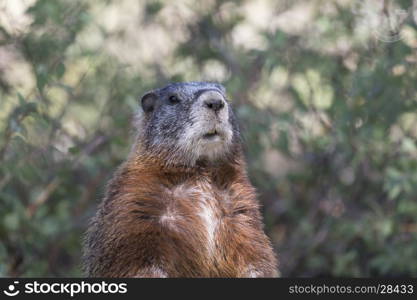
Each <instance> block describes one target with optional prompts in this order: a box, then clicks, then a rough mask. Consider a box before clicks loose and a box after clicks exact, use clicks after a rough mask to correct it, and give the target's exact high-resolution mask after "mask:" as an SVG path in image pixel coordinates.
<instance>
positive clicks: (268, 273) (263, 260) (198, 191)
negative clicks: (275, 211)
mask: <svg viewBox="0 0 417 300" xmlns="http://www.w3.org/2000/svg"><path fill="white" fill-rule="evenodd" d="M141 106H142V109H143V114H142V115H141V116H140V117H139V118H138V120H137V124H136V126H137V132H138V134H137V142H136V143H135V145H134V147H133V148H132V151H131V153H130V155H129V157H128V159H127V160H126V162H125V163H124V164H123V165H122V166H121V167H120V168H119V169H118V171H117V172H116V174H115V175H114V177H113V179H112V180H111V181H110V182H109V184H108V186H107V191H106V195H105V198H104V200H103V201H102V203H101V205H100V207H99V209H98V212H97V214H96V216H95V217H94V218H93V220H92V222H91V225H90V228H89V230H88V232H87V236H86V239H85V245H84V266H85V270H86V272H87V274H88V275H89V276H92V277H274V276H277V266H276V265H277V262H276V257H275V254H274V252H273V250H272V247H271V243H270V241H269V240H268V238H267V236H266V235H265V233H264V232H263V224H262V219H261V216H260V213H259V205H258V201H257V200H256V196H255V190H254V188H253V187H252V185H251V184H250V182H249V180H248V177H247V174H246V166H245V162H244V158H243V154H242V149H241V142H240V133H239V129H238V126H237V122H236V121H235V117H234V115H233V112H232V109H231V106H230V103H228V101H227V100H226V96H225V90H224V88H223V86H221V85H219V84H216V83H207V82H188V83H175V84H170V85H168V86H166V87H164V88H161V89H157V90H153V91H151V92H149V93H147V94H145V95H144V96H143V97H142V99H141Z"/></svg>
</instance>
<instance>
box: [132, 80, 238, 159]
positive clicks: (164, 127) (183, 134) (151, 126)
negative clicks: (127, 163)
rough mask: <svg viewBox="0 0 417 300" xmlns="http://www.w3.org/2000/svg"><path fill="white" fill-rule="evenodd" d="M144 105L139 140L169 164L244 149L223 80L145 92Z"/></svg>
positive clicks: (138, 124)
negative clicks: (221, 81) (219, 82)
mask: <svg viewBox="0 0 417 300" xmlns="http://www.w3.org/2000/svg"><path fill="white" fill-rule="evenodd" d="M140 104H141V107H142V112H140V113H139V114H138V116H137V118H136V128H137V131H138V141H137V142H138V143H140V144H141V146H142V148H143V147H144V148H145V149H146V151H147V152H148V153H149V152H150V153H152V154H154V155H156V156H159V157H162V158H163V159H164V160H165V162H166V164H167V165H170V164H173V165H175V164H179V165H187V166H192V165H195V164H196V162H198V161H200V160H205V161H208V162H213V161H218V160H221V159H224V158H227V159H230V158H232V157H233V156H234V153H235V152H236V151H239V150H240V134H239V129H238V125H237V122H236V120H235V117H234V114H233V111H232V109H231V105H230V103H229V101H228V100H227V99H226V92H225V88H224V87H223V86H222V85H221V84H218V83H211V82H182V83H172V84H169V85H167V86H165V87H163V88H160V89H155V90H152V91H150V92H147V93H146V94H145V95H144V96H143V97H142V98H141V100H140Z"/></svg>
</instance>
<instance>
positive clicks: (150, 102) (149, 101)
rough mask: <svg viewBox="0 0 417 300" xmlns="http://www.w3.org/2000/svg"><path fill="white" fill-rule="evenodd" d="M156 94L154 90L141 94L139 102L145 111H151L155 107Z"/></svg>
mask: <svg viewBox="0 0 417 300" xmlns="http://www.w3.org/2000/svg"><path fill="white" fill-rule="evenodd" d="M156 99H157V96H156V94H155V93H154V92H148V93H146V94H145V95H143V96H142V98H141V100H140V103H141V106H142V109H143V111H144V112H145V113H148V112H152V111H153V109H154V107H155V102H156Z"/></svg>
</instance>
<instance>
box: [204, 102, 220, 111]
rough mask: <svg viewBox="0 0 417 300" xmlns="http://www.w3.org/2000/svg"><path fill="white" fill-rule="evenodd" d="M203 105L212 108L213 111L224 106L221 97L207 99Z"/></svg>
mask: <svg viewBox="0 0 417 300" xmlns="http://www.w3.org/2000/svg"><path fill="white" fill-rule="evenodd" d="M204 105H205V106H206V107H207V108H209V109H212V110H214V111H215V112H218V111H219V110H221V109H222V108H223V107H224V101H223V100H222V99H207V100H206V101H205V102H204Z"/></svg>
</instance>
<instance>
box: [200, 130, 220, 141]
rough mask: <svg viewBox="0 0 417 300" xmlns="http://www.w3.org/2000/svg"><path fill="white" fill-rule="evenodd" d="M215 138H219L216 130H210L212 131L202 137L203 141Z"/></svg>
mask: <svg viewBox="0 0 417 300" xmlns="http://www.w3.org/2000/svg"><path fill="white" fill-rule="evenodd" d="M216 136H219V133H218V131H217V130H212V131H210V132H207V133H206V134H204V135H203V139H208V140H210V139H213V138H215V137H216Z"/></svg>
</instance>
